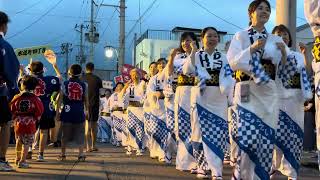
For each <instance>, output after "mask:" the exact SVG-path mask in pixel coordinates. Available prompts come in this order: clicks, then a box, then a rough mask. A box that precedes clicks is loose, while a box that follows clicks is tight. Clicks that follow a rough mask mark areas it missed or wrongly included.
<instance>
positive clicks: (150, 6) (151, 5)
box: [126, 0, 157, 37]
mask: <svg viewBox="0 0 320 180" xmlns="http://www.w3.org/2000/svg"><path fill="white" fill-rule="evenodd" d="M156 2H157V0H154V1H153V2H152V3H151V4H150V5H149V7H148V8H147V9H146V10H145V11H144V12H143V13H142V15H141V16H140V17H139V19H138V20H137V21H136V23H135V24H134V25H133V26H132V28H131V29H130V31H129V32H128V33H127V34H126V37H127V36H129V35H130V34H131V33H132V32H133V30H134V28H135V27H136V25H137V24H138V22H139V21H141V19H142V17H144V15H145V14H146V13H147V12H148V11H149V10H150V9H151V8H152V7H153V5H154V4H155V3H156Z"/></svg>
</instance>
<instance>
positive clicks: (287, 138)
mask: <svg viewBox="0 0 320 180" xmlns="http://www.w3.org/2000/svg"><path fill="white" fill-rule="evenodd" d="M276 145H277V146H278V147H279V148H280V149H281V151H282V152H283V155H284V157H285V158H286V160H287V161H288V162H289V163H290V164H291V165H292V167H293V168H294V169H295V170H296V172H298V170H299V166H300V159H301V150H302V145H303V131H302V129H301V128H300V127H299V125H298V124H297V123H296V122H294V121H293V120H292V119H291V118H290V116H289V115H288V114H287V113H285V112H284V111H281V110H280V121H279V126H278V128H277V134H276Z"/></svg>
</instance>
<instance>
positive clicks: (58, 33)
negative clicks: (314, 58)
mask: <svg viewBox="0 0 320 180" xmlns="http://www.w3.org/2000/svg"><path fill="white" fill-rule="evenodd" d="M60 1H61V2H60ZM90 1H91V0H0V10H1V11H4V12H6V13H7V14H8V15H9V16H10V19H11V23H10V24H9V32H8V34H7V35H6V39H7V40H8V41H9V42H10V43H11V44H12V45H13V47H14V48H22V47H30V46H37V45H44V44H50V45H51V46H52V47H53V49H54V50H55V51H56V52H60V44H61V43H63V42H70V43H72V44H73V47H74V48H73V51H72V53H71V55H70V59H71V62H75V61H74V60H75V55H77V54H78V47H77V46H76V45H78V44H79V33H78V32H76V31H75V30H74V27H75V25H76V24H80V23H83V22H84V21H89V19H90ZM95 1H96V3H97V4H98V5H99V4H101V3H102V2H103V3H106V4H116V5H117V4H118V3H119V1H118V0H95ZM139 1H140V14H141V15H143V14H144V13H145V12H146V13H145V14H144V16H142V18H141V28H140V23H139V22H137V20H138V19H139ZM275 1H276V0H271V1H270V3H271V5H272V15H271V19H270V20H269V23H268V25H267V28H268V30H269V31H271V29H272V27H273V26H274V24H275V13H276V12H275V4H276V3H275ZM250 2H251V0H126V6H127V9H126V34H127V38H126V62H127V63H131V60H132V48H133V35H134V33H138V36H139V34H140V32H141V33H143V32H144V31H146V30H147V29H157V30H158V29H161V30H171V29H172V28H174V27H176V26H181V27H190V28H204V27H206V26H214V27H216V28H218V30H221V31H226V32H228V33H229V34H233V33H235V32H236V31H239V30H240V28H246V27H247V25H248V15H247V8H248V5H249V3H250ZM197 3H199V4H201V5H202V6H203V7H205V8H207V9H204V8H203V7H200V6H199V5H198V4H197ZM45 14H46V15H45ZM95 14H97V16H96V21H98V22H99V25H98V31H99V33H100V42H99V43H98V44H97V45H96V48H95V60H94V63H95V64H97V68H99V69H114V66H113V64H114V63H110V62H108V61H107V60H106V58H105V57H104V52H103V47H104V46H105V45H112V46H114V47H118V36H119V33H118V32H119V13H118V12H117V11H115V9H114V8H112V7H101V8H100V7H98V12H97V11H96V12H95ZM213 14H215V15H217V16H219V17H221V18H223V19H224V20H225V21H227V22H229V23H227V22H224V21H222V20H221V19H219V18H217V17H215V16H214V15H213ZM305 23H306V20H305V18H304V13H303V0H297V25H298V26H299V25H302V24H305ZM87 24H88V23H87ZM232 24H233V25H232ZM134 25H135V26H134ZM236 26H238V27H236ZM239 27H240V28H239ZM128 32H131V33H130V34H128ZM86 45H89V44H88V43H86ZM86 52H87V54H88V53H89V46H88V48H87V50H86ZM39 59H41V58H39ZM63 61H64V59H63V58H62V57H61V58H60V59H59V60H58V62H59V66H60V67H61V69H63V65H64V62H63ZM25 62H26V61H25ZM25 62H23V63H25ZM49 69H50V68H49Z"/></svg>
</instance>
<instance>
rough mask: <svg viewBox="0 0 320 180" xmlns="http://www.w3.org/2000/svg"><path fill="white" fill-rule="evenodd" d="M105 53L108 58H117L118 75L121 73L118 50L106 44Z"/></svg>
mask: <svg viewBox="0 0 320 180" xmlns="http://www.w3.org/2000/svg"><path fill="white" fill-rule="evenodd" d="M104 55H105V57H106V58H108V59H113V58H115V59H116V61H117V75H118V73H119V55H118V50H117V49H116V48H115V47H113V46H105V47H104Z"/></svg>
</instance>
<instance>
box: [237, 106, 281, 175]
mask: <svg viewBox="0 0 320 180" xmlns="http://www.w3.org/2000/svg"><path fill="white" fill-rule="evenodd" d="M237 111H238V115H239V119H238V120H239V122H238V126H239V127H238V138H239V140H238V141H237V142H238V145H239V147H240V149H241V150H242V151H244V152H245V153H246V154H248V156H249V158H250V160H251V161H252V162H254V164H255V169H254V171H255V173H256V174H257V176H258V177H259V178H260V179H269V172H270V169H271V166H272V152H273V148H274V142H275V130H274V129H273V128H271V127H269V126H268V125H267V124H265V123H264V122H263V121H262V120H261V119H260V118H259V117H258V116H257V115H255V114H254V113H252V112H250V111H248V110H247V109H245V108H243V107H241V106H240V105H237Z"/></svg>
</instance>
